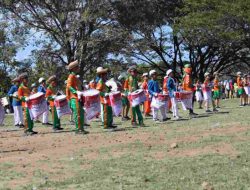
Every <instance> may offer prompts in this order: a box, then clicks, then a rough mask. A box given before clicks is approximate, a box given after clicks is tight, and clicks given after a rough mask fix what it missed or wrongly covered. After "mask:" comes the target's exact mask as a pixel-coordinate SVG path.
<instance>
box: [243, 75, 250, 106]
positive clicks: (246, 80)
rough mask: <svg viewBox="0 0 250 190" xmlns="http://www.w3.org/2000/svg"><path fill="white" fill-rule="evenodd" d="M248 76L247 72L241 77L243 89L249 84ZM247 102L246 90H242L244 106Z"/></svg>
mask: <svg viewBox="0 0 250 190" xmlns="http://www.w3.org/2000/svg"><path fill="white" fill-rule="evenodd" d="M248 82H249V81H248V77H247V74H245V75H244V78H243V86H244V89H245V88H246V87H248V86H249V83H248ZM248 102H249V97H248V94H246V91H245V90H244V105H245V106H246V105H247V104H248Z"/></svg>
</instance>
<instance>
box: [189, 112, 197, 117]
mask: <svg viewBox="0 0 250 190" xmlns="http://www.w3.org/2000/svg"><path fill="white" fill-rule="evenodd" d="M189 115H190V116H196V115H198V114H197V113H194V112H192V113H189Z"/></svg>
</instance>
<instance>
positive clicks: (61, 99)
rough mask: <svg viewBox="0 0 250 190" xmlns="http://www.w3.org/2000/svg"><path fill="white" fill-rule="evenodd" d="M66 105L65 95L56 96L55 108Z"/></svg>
mask: <svg viewBox="0 0 250 190" xmlns="http://www.w3.org/2000/svg"><path fill="white" fill-rule="evenodd" d="M66 104H68V101H67V98H66V96H65V95H60V96H56V97H55V100H54V105H55V107H63V106H65V105H66Z"/></svg>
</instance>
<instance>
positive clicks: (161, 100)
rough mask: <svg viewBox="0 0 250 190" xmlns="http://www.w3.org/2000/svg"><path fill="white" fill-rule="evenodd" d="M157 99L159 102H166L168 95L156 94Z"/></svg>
mask: <svg viewBox="0 0 250 190" xmlns="http://www.w3.org/2000/svg"><path fill="white" fill-rule="evenodd" d="M157 98H158V100H159V101H160V102H167V101H168V99H169V95H168V94H158V96H157Z"/></svg>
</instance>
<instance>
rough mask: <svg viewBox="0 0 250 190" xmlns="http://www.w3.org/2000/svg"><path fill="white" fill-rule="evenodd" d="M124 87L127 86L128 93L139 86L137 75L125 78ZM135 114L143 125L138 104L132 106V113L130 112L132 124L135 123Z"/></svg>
mask: <svg viewBox="0 0 250 190" xmlns="http://www.w3.org/2000/svg"><path fill="white" fill-rule="evenodd" d="M126 88H128V91H129V92H130V93H131V92H134V91H136V90H138V89H139V86H138V79H137V77H133V76H131V75H130V76H129V77H128V79H127V87H126ZM136 115H137V117H138V121H139V124H140V125H143V117H142V114H141V110H140V105H137V106H135V107H132V113H131V118H132V119H131V122H132V124H133V123H136Z"/></svg>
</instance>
